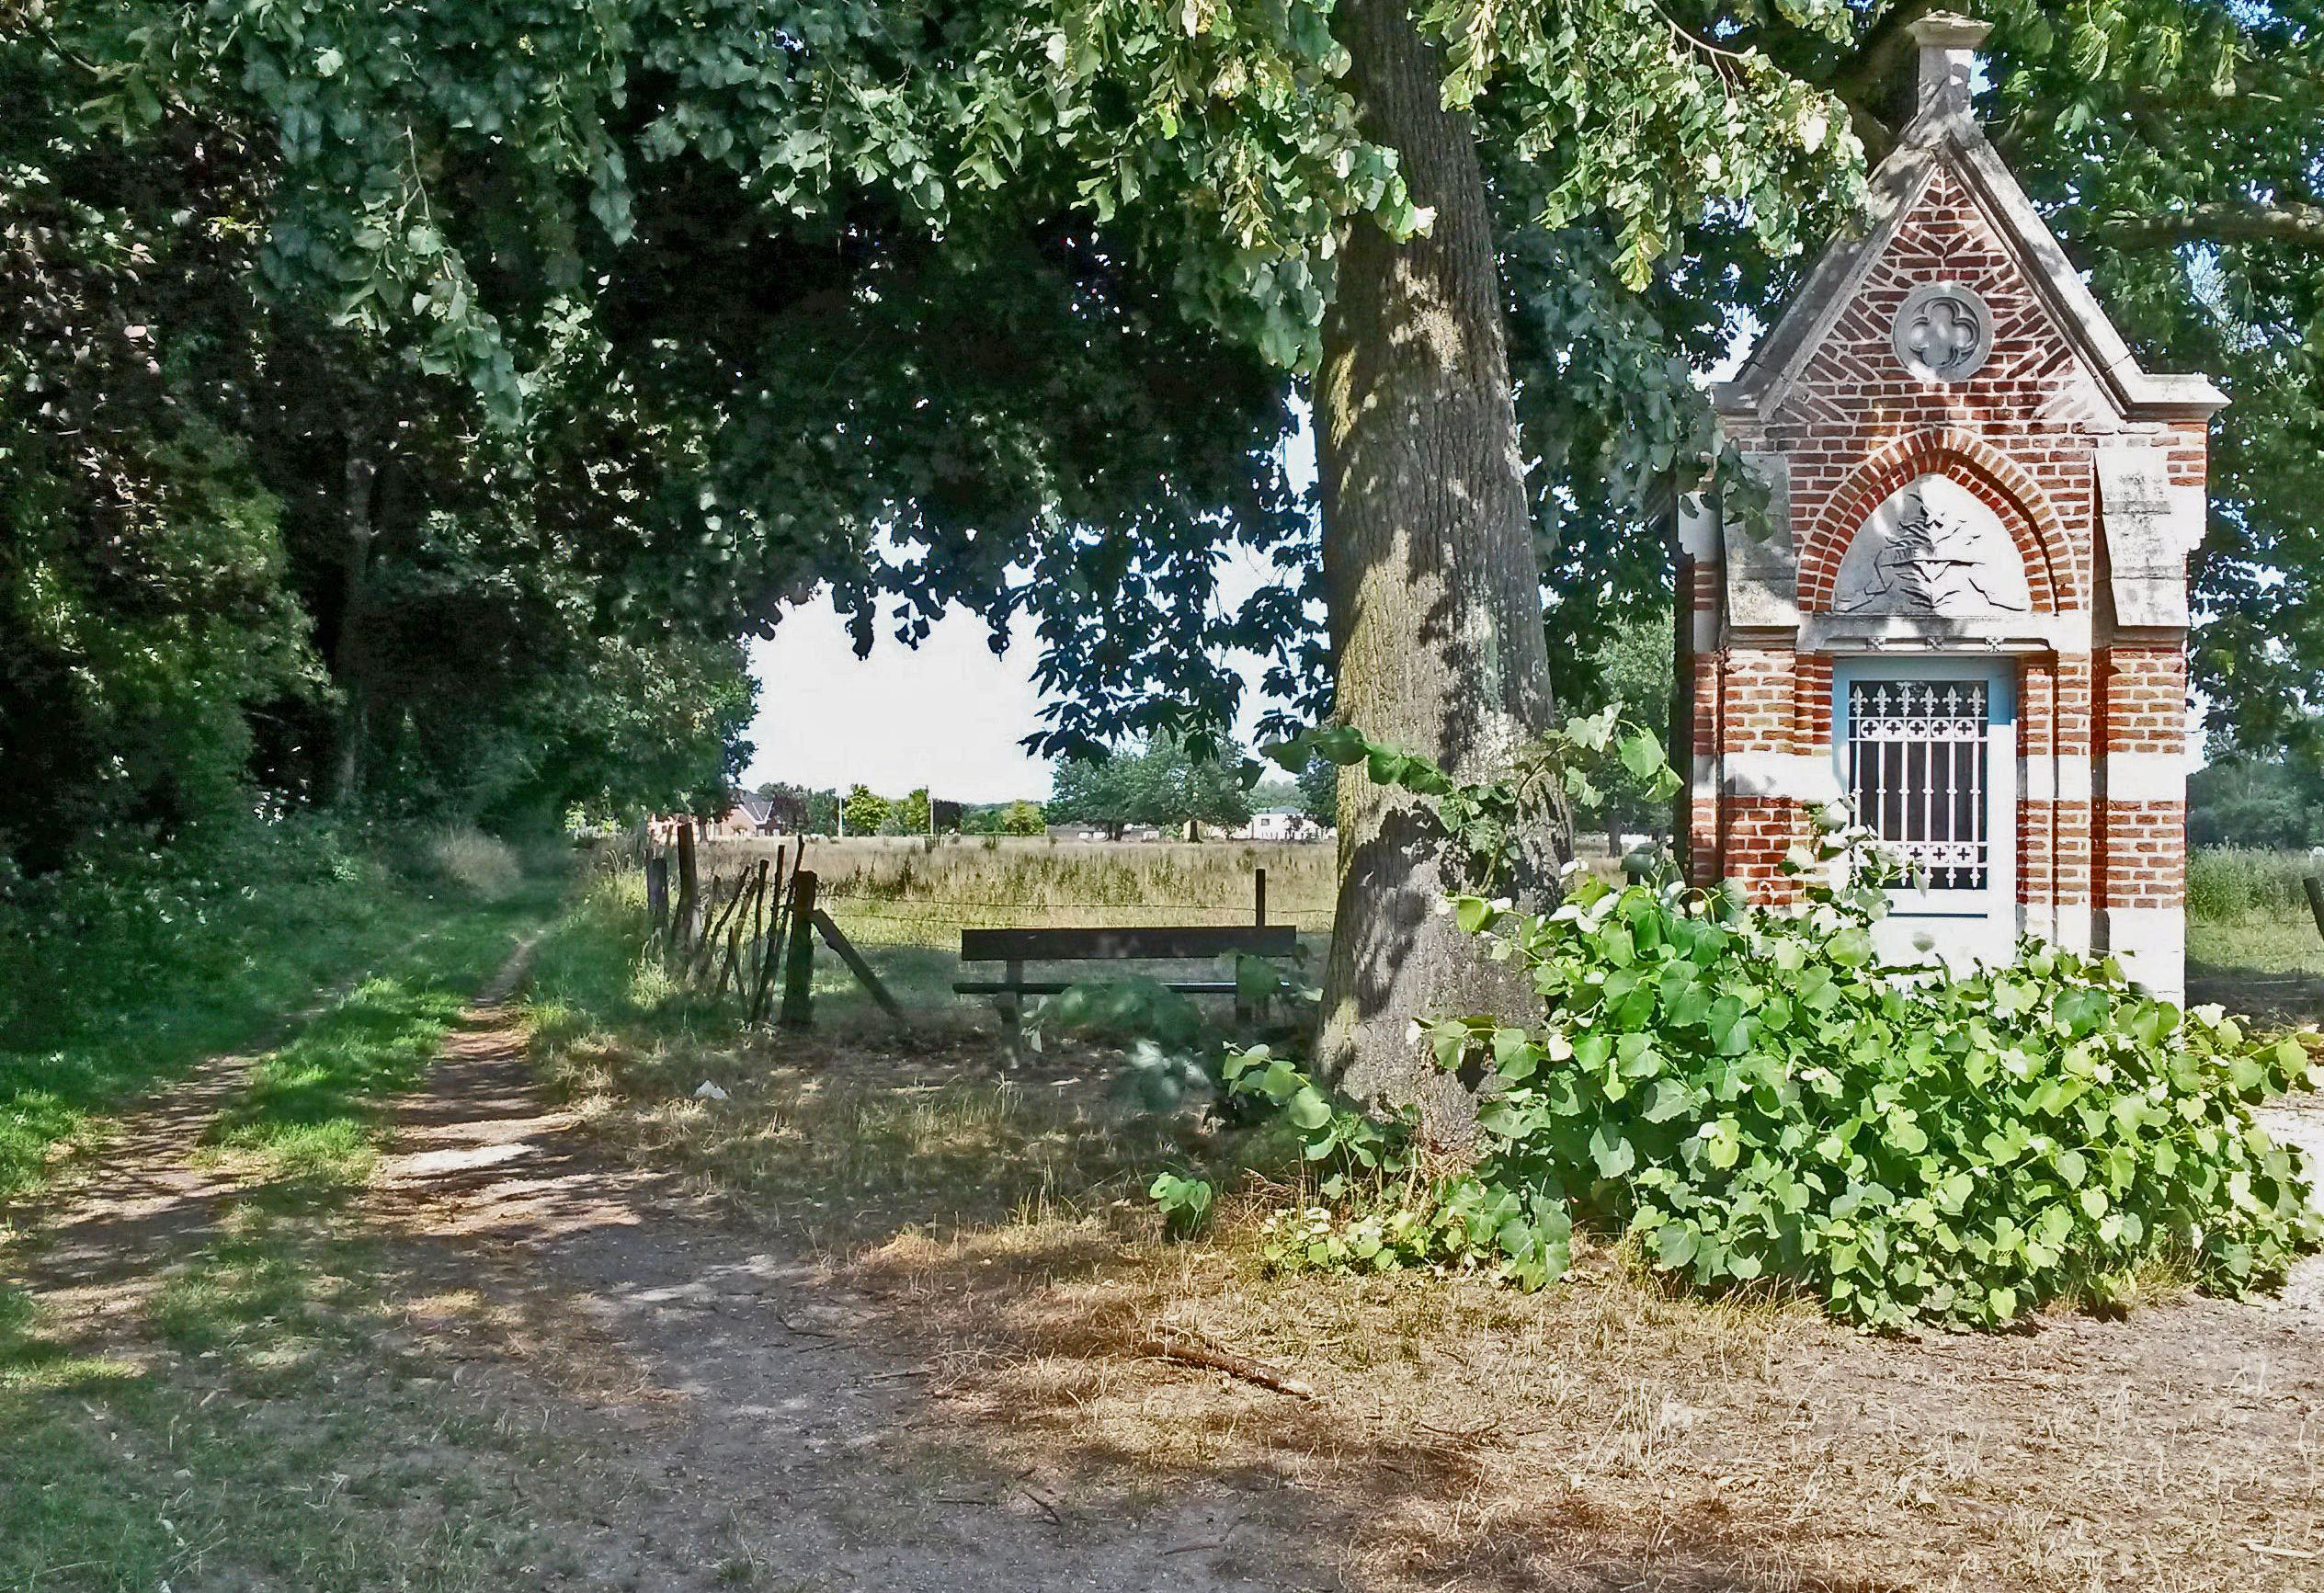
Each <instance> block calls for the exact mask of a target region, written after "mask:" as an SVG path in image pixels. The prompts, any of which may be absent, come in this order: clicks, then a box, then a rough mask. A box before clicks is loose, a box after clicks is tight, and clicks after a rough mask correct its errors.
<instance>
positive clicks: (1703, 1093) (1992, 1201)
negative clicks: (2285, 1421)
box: [1225, 771, 2324, 1328]
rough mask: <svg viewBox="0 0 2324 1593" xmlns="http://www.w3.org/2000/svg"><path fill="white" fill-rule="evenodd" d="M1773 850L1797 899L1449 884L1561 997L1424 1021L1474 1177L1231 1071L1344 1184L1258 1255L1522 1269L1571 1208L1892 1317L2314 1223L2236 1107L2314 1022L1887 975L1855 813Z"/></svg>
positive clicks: (1558, 1232) (2092, 969) (2288, 1063)
mask: <svg viewBox="0 0 2324 1593" xmlns="http://www.w3.org/2000/svg"><path fill="white" fill-rule="evenodd" d="M1393 772H1396V774H1397V776H1398V779H1399V782H1400V783H1401V780H1402V771H1393ZM1845 816H1846V815H1845V814H1844V813H1838V814H1831V815H1829V816H1828V820H1827V822H1828V824H1831V825H1834V826H1838V825H1841V824H1843V823H1844V822H1845ZM1786 867H1787V869H1788V870H1789V871H1790V872H1791V873H1792V874H1793V875H1794V877H1795V878H1796V879H1797V880H1798V881H1799V882H1800V883H1801V885H1802V887H1803V890H1802V896H1803V898H1804V899H1803V900H1802V901H1801V902H1800V903H1799V904H1797V905H1792V906H1785V907H1782V908H1773V907H1766V906H1758V905H1750V904H1748V903H1744V902H1741V901H1738V900H1737V899H1735V898H1734V897H1732V896H1730V895H1726V894H1724V893H1707V894H1706V893H1699V892H1688V891H1686V890H1684V889H1682V888H1680V886H1678V885H1676V884H1667V885H1663V886H1660V887H1656V886H1650V885H1634V886H1630V887H1627V888H1618V887H1616V886H1614V885H1612V884H1609V883H1607V882H1603V881H1601V880H1598V879H1594V878H1590V877H1588V876H1586V875H1585V876H1582V877H1580V878H1578V879H1576V880H1575V881H1574V882H1573V883H1572V886H1571V890H1570V894H1569V896H1568V898H1567V900H1566V902H1565V904H1564V905H1561V906H1560V907H1558V908H1557V910H1556V911H1555V912H1553V913H1549V914H1545V915H1527V914H1521V913H1517V912H1514V911H1511V910H1510V909H1509V906H1508V905H1507V904H1506V903H1488V902H1487V901H1485V900H1483V899H1481V898H1479V897H1476V896H1467V897H1463V898H1459V899H1457V900H1456V901H1454V902H1453V903H1452V904H1451V906H1450V910H1451V911H1452V912H1453V913H1454V914H1455V915H1456V916H1458V919H1459V921H1460V923H1461V926H1462V927H1464V929H1467V930H1469V931H1470V932H1472V933H1475V934H1480V935H1484V936H1486V937H1487V938H1488V939H1490V940H1491V942H1492V946H1491V951H1492V954H1493V955H1495V956H1497V957H1501V958H1506V959H1509V960H1512V961H1516V962H1517V963H1519V964H1520V965H1521V966H1522V967H1523V968H1524V969H1526V970H1527V971H1528V973H1530V975H1531V979H1532V986H1533V988H1534V990H1535V991H1536V993H1537V994H1538V996H1539V997H1540V1001H1541V1010H1540V1012H1539V1014H1538V1016H1537V1018H1535V1020H1534V1021H1532V1023H1530V1024H1511V1023H1507V1022H1498V1021H1495V1020H1493V1019H1490V1018H1451V1019H1447V1020H1445V1021H1442V1022H1440V1023H1437V1024H1434V1025H1432V1026H1430V1028H1429V1030H1428V1038H1429V1040H1430V1042H1431V1043H1432V1045H1433V1048H1434V1050H1435V1053H1436V1056H1437V1059H1438V1061H1439V1062H1440V1063H1441V1064H1442V1065H1443V1066H1444V1067H1446V1068H1448V1069H1455V1070H1461V1071H1463V1073H1464V1076H1474V1077H1479V1078H1481V1079H1482V1080H1483V1081H1484V1082H1483V1085H1482V1088H1481V1091H1480V1094H1481V1106H1480V1111H1479V1115H1478V1121H1477V1131H1478V1132H1477V1139H1476V1144H1475V1146H1474V1147H1472V1152H1471V1159H1470V1160H1469V1161H1468V1162H1467V1164H1466V1165H1465V1166H1457V1167H1453V1168H1451V1169H1448V1170H1442V1171H1436V1172H1432V1173H1429V1174H1425V1175H1424V1174H1423V1173H1422V1172H1421V1171H1420V1170H1418V1169H1419V1168H1420V1166H1422V1161H1423V1159H1422V1158H1421V1157H1419V1156H1418V1154H1417V1153H1416V1152H1415V1151H1414V1150H1413V1148H1412V1146H1411V1143H1410V1142H1411V1136H1412V1128H1411V1124H1410V1122H1409V1121H1408V1120H1398V1121H1391V1122H1386V1123H1382V1122H1378V1121H1373V1120H1371V1119H1369V1118H1366V1117H1365V1116H1363V1115H1362V1114H1361V1113H1359V1112H1356V1111H1354V1110H1352V1109H1350V1106H1349V1105H1348V1103H1346V1102H1339V1101H1334V1100H1333V1099H1331V1098H1328V1097H1327V1095H1326V1094H1325V1092H1323V1091H1322V1090H1321V1089H1320V1088H1319V1087H1317V1086H1316V1084H1315V1083H1314V1082H1313V1081H1312V1080H1310V1079H1308V1078H1307V1077H1306V1075H1304V1074H1303V1073H1301V1072H1300V1071H1299V1070H1298V1069H1297V1068H1296V1067H1295V1066H1294V1065H1293V1064H1290V1063H1288V1062H1287V1061H1285V1060H1284V1059H1282V1058H1280V1057H1275V1056H1272V1055H1270V1054H1268V1053H1244V1054H1243V1055H1241V1056H1237V1057H1234V1058H1230V1059H1229V1061H1228V1063H1227V1064H1226V1067H1225V1075H1226V1076H1227V1079H1228V1087H1229V1088H1231V1089H1233V1090H1236V1092H1238V1093H1244V1094H1257V1095H1260V1096H1263V1097H1264V1098H1267V1099H1269V1100H1270V1101H1272V1102H1274V1103H1275V1104H1276V1105H1278V1106H1279V1107H1281V1108H1282V1110H1283V1113H1284V1115H1285V1116H1286V1117H1287V1118H1288V1120H1289V1121H1290V1122H1291V1123H1292V1124H1293V1127H1294V1128H1296V1129H1297V1130H1298V1131H1299V1132H1301V1134H1302V1135H1303V1136H1304V1153H1305V1155H1306V1158H1307V1159H1308V1161H1309V1162H1310V1163H1312V1164H1314V1165H1316V1166H1319V1167H1322V1168H1324V1169H1326V1171H1327V1175H1328V1176H1327V1178H1326V1181H1325V1183H1324V1185H1323V1188H1322V1190H1321V1193H1322V1194H1323V1196H1324V1200H1325V1201H1326V1202H1327V1203H1325V1204H1321V1205H1308V1206H1302V1207H1299V1208H1294V1209H1291V1210H1287V1211H1284V1212H1278V1213H1277V1214H1276V1215H1275V1217H1274V1218H1273V1219H1272V1221H1271V1222H1270V1225H1269V1230H1268V1251H1269V1254H1270V1257H1273V1258H1274V1259H1275V1260H1277V1261H1278V1262H1280V1263H1282V1264H1284V1265H1291V1266H1313V1265H1320V1266H1336V1267H1357V1266H1361V1267H1367V1268H1373V1269H1388V1268H1395V1267H1403V1266H1412V1265H1431V1266H1448V1267H1459V1268H1464V1269H1481V1270H1485V1271H1487V1272H1489V1273H1491V1274H1493V1275H1494V1276H1497V1277H1499V1278H1501V1279H1504V1280H1508V1281H1510V1282H1513V1283H1516V1284H1520V1285H1522V1286H1528V1287H1532V1286H1538V1285H1540V1284H1543V1283H1545V1282H1547V1281H1550V1280H1554V1279H1555V1278H1557V1277H1558V1276H1560V1275H1561V1274H1562V1273H1563V1272H1564V1271H1565V1269H1566V1249H1567V1241H1568V1236H1569V1234H1570V1231H1571V1227H1572V1224H1573V1223H1575V1222H1576V1221H1581V1222H1586V1223H1592V1224H1596V1225H1598V1226H1600V1227H1601V1228H1603V1229H1606V1230H1609V1231H1613V1232H1619V1233H1623V1234H1625V1235H1631V1236H1633V1237H1634V1238H1635V1241H1636V1242H1637V1243H1638V1244H1639V1245H1640V1246H1641V1247H1642V1249H1643V1252H1644V1255H1645V1256H1646V1259H1647V1261H1648V1262H1649V1263H1650V1264H1651V1265H1653V1266H1654V1267H1657V1268H1658V1269H1662V1270H1664V1271H1666V1272H1669V1273H1671V1274H1674V1275H1676V1276H1679V1277H1680V1278H1683V1279H1685V1280H1689V1281H1691V1282H1692V1283H1694V1284H1696V1285H1699V1286H1704V1287H1713V1288H1716V1287H1725V1286H1732V1285H1737V1284H1742V1283H1747V1282H1749V1281H1751V1280H1760V1279H1766V1280H1780V1281H1784V1282H1788V1283H1791V1284H1793V1285H1794V1286H1796V1287H1801V1288H1805V1289H1807V1290H1810V1291H1813V1292H1814V1293H1815V1294H1816V1295H1817V1297H1818V1298H1819V1299H1820V1300H1821V1301H1822V1302H1823V1303H1825V1305H1826V1306H1827V1307H1828V1309H1829V1310H1830V1311H1831V1312H1832V1313H1833V1314H1836V1315H1838V1316H1840V1317H1842V1318H1844V1319H1846V1320H1848V1321H1851V1322H1854V1323H1859V1324H1862V1325H1863V1326H1871V1327H1880V1328H1897V1327H1902V1326H1907V1325H1908V1324H1910V1323H1912V1322H1915V1321H1920V1320H1942V1321H1950V1322H1959V1323H1965V1324H1974V1325H1980V1326H1996V1325H1999V1324H2003V1323H2007V1322H2010V1321H2011V1320H2012V1319H2014V1318H2016V1317H2017V1316H2019V1315H2020V1314H2022V1313H2023V1312H2025V1311H2027V1310H2029V1309H2031V1308H2033V1307H2034V1306H2035V1305H2037V1304H2039V1303H2043V1302H2045V1301H2048V1300H2052V1299H2056V1298H2060V1297H2068V1298H2080V1299H2086V1300H2090V1301H2092V1302H2094V1303H2108V1302H2113V1301H2119V1300H2121V1299H2123V1298H2125V1297H2126V1296H2127V1295H2128V1294H2129V1292H2130V1291H2131V1284H2132V1280H2133V1279H2134V1277H2135V1276H2136V1275H2137V1274H2139V1273H2141V1272H2142V1271H2143V1270H2145V1269H2148V1268H2149V1267H2151V1266H2153V1265H2154V1264H2156V1263H2157V1262H2168V1263H2171V1264H2175V1265H2178V1266H2180V1267H2182V1268H2183V1269H2185V1270H2186V1271H2187V1272H2189V1273H2191V1274H2192V1276H2193V1279H2194V1280H2195V1281H2196V1283H2197V1284H2198V1285H2199V1286H2200V1287H2203V1288H2204V1289H2207V1290H2212V1291H2218V1292H2224V1293H2230V1294H2241V1293H2244V1292H2246V1291H2249V1290H2250V1289H2252V1288H2255V1287H2259V1286H2263V1285H2266V1284H2269V1283H2272V1282H2273V1281H2275V1280H2280V1279H2281V1278H2282V1276H2283V1274H2284V1269H2285V1268H2286V1266H2287V1265H2288V1264H2289V1262H2290V1261H2291V1260H2292V1259H2293V1258H2294V1257H2296V1255H2298V1254H2300V1253H2301V1252H2303V1251H2305V1250H2309V1249H2313V1248H2315V1247H2317V1246H2318V1242H2319V1240H2320V1239H2324V1232H2319V1227H2320V1225H2319V1222H2318V1218H2317V1216H2316V1215H2315V1213H2314V1212H2311V1210H2310V1209H2309V1206H2308V1199H2309V1190H2308V1185H2307V1178H2306V1176H2305V1174H2304V1172H2303V1170H2302V1166H2301V1162H2300V1158H2299V1156H2298V1155H2297V1153H2296V1151H2295V1150H2294V1149H2293V1148H2292V1147H2289V1146H2284V1145H2279V1144H2275V1143H2274V1142H2273V1140H2272V1139H2271V1138H2270V1136H2269V1135H2268V1134H2267V1133H2266V1132H2265V1131H2264V1130H2262V1129H2261V1128H2260V1127H2258V1126H2257V1125H2256V1124H2255V1123H2254V1122H2253V1121H2252V1117H2251V1111H2250V1109H2251V1107H2252V1106H2253V1105H2255V1104H2257V1103H2258V1102H2260V1101H2261V1100H2262V1099H2263V1098H2266V1097H2267V1096H2268V1095H2269V1094H2271V1093H2273V1092H2277V1091H2281V1090H2284V1089H2285V1088H2289V1087H2295V1086H2297V1087H2313V1086H2314V1085H2315V1084H2316V1083H2317V1082H2318V1079H2319V1073H2318V1067H2317V1065H2316V1063H2315V1060H2314V1058H2313V1057H2312V1055H2311V1053H2310V1051H2309V1049H2308V1045H2307V1042H2306V1041H2305V1040H2304V1038H2303V1037H2297V1036H2295V1037H2284V1038H2280V1039H2275V1040H2272V1041H2261V1040H2255V1039H2253V1038H2251V1037H2250V1036H2247V1035H2246V1034H2245V1033H2244V1032H2243V1030H2241V1029H2240V1028H2239V1026H2238V1025H2237V1024H2236V1023H2235V1022H2233V1021H2232V1020H2231V1019H2229V1018H2227V1016H2226V1015H2225V1014H2224V1013H2223V1012H2221V1011H2219V1010H2218V1009H2217V1008H2216V1007H2215V1008H2203V1009H2198V1010H2196V1011H2193V1012H2182V1011H2181V1010H2180V1009H2179V1008H2177V1007H2174V1006H2172V1005H2170V1004H2169V1003H2167V1002H2162V1001H2158V1000H2156V999H2154V998H2152V997H2151V996H2147V995H2145V994H2143V993H2141V992H2139V991H2137V990H2136V989H2134V988H2132V986H2131V985H2130V984H2128V982H2127V981H2126V980H2125V978H2124V976H2123V973H2122V971H2121V969H2120V967H2119V966H2118V965H2117V964H2115V963H2114V962H2113V961H2111V960H2106V959H2093V958H2089V957H2083V956H2079V955H2077V954H2075V953H2072V952H2068V951H2064V950H2058V949H2057V948H2055V947H2049V946H2045V945H2041V944H2038V943H2035V942H2031V941H2029V942H2026V943H2025V944H2024V945H2023V946H2022V948H2021V950H2020V954H2019V956H2018V958H2017V960H2016V961H2015V962H2014V963H2013V964H2011V966H2009V967H2006V968H2001V969H1996V970H1991V971H1985V972H1979V973H1973V974H1958V973H1953V972H1950V971H1948V970H1946V969H1944V968H1942V967H1914V968H1896V967H1888V966H1883V965H1882V964H1880V963H1879V962H1878V961H1877V960H1876V959H1875V957H1874V944H1873V935H1872V929H1873V926H1874V922H1875V921H1876V920H1877V919H1878V918H1879V917H1880V916H1882V914H1883V913H1885V910H1886V902H1887V898H1886V893H1885V885H1886V884H1887V883H1888V882H1890V881H1891V880H1893V878H1894V877H1895V875H1894V871H1893V870H1892V869H1891V868H1890V866H1889V865H1888V864H1887V863H1886V862H1885V860H1884V859H1882V858H1881V857H1880V856H1879V855H1878V854H1877V853H1876V852H1875V851H1874V849H1873V846H1872V841H1871V837H1870V835H1869V833H1868V832H1866V831H1863V830H1861V829H1841V828H1837V827H1835V828H1833V829H1832V830H1831V831H1829V832H1828V833H1827V834H1826V835H1825V836H1824V837H1823V838H1822V841H1821V842H1820V844H1819V845H1817V846H1814V847H1802V848H1795V849H1794V853H1793V855H1792V857H1791V859H1789V860H1788V862H1787V864H1786Z"/></svg>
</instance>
